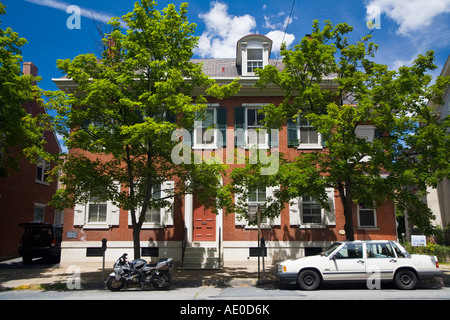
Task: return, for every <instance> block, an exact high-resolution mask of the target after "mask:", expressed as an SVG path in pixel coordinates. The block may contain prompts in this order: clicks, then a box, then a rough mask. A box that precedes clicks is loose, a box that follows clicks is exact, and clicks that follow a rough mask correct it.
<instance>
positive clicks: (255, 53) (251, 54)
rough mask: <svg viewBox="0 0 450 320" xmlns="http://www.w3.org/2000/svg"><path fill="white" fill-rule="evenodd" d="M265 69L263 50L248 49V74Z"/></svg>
mask: <svg viewBox="0 0 450 320" xmlns="http://www.w3.org/2000/svg"><path fill="white" fill-rule="evenodd" d="M262 68H263V49H247V72H248V73H254V72H255V70H256V69H262Z"/></svg>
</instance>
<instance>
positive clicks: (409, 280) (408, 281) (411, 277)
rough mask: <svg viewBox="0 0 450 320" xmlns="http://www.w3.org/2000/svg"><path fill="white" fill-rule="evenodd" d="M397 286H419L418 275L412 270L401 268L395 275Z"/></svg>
mask: <svg viewBox="0 0 450 320" xmlns="http://www.w3.org/2000/svg"><path fill="white" fill-rule="evenodd" d="M394 282H395V285H396V286H397V288H399V289H402V290H412V289H414V288H415V287H416V286H417V275H416V274H415V273H414V272H413V271H411V270H407V269H405V270H399V271H398V272H397V273H396V274H395V277H394Z"/></svg>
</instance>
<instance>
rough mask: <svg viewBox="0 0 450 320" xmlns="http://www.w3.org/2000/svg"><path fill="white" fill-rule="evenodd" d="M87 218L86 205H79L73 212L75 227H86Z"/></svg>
mask: <svg viewBox="0 0 450 320" xmlns="http://www.w3.org/2000/svg"><path fill="white" fill-rule="evenodd" d="M85 217H86V204H81V203H77V204H76V205H75V208H74V210H73V225H74V226H84V223H85Z"/></svg>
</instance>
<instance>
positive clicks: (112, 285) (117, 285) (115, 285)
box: [106, 276, 125, 291]
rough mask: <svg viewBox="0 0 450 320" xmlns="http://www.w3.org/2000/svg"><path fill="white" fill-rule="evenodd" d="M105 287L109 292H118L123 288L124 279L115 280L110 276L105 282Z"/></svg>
mask: <svg viewBox="0 0 450 320" xmlns="http://www.w3.org/2000/svg"><path fill="white" fill-rule="evenodd" d="M106 286H107V287H108V289H109V290H111V291H119V290H120V289H122V288H123V287H124V286H125V279H124V278H120V279H119V280H117V279H116V277H114V276H110V277H109V278H108V280H106Z"/></svg>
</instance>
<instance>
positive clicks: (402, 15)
mask: <svg viewBox="0 0 450 320" xmlns="http://www.w3.org/2000/svg"><path fill="white" fill-rule="evenodd" d="M366 8H367V14H366V16H367V19H368V20H373V19H374V18H375V15H376V14H378V12H379V13H380V14H385V15H386V16H387V17H389V18H391V19H392V20H394V21H395V22H396V23H397V24H398V25H399V28H398V30H397V33H399V34H401V35H409V34H411V33H412V32H414V31H417V30H420V29H421V28H424V27H427V26H429V25H431V24H432V22H433V19H434V18H435V17H436V16H437V15H439V14H442V13H449V12H450V0H369V1H368V2H367V5H366ZM381 27H383V26H381Z"/></svg>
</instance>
